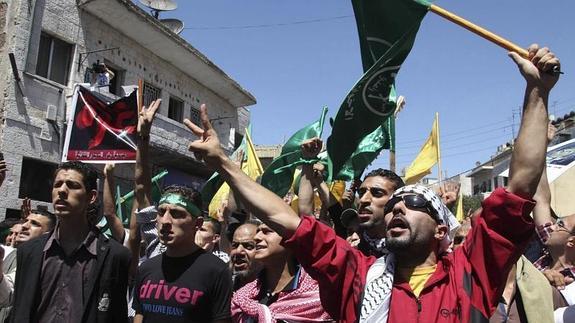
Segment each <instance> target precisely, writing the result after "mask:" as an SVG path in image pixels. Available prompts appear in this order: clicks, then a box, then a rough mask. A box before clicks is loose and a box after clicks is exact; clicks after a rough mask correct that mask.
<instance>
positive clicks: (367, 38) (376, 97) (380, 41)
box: [327, 0, 430, 176]
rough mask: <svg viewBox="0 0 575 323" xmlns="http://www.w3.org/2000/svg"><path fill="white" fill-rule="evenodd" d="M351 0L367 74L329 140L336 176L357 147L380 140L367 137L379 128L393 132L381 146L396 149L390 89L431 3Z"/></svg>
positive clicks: (343, 108)
mask: <svg viewBox="0 0 575 323" xmlns="http://www.w3.org/2000/svg"><path fill="white" fill-rule="evenodd" d="M352 4H353V9H354V12H355V17H356V22H357V29H358V33H359V40H360V47H361V55H362V62H363V68H364V71H365V74H364V75H363V76H362V77H361V79H360V80H359V81H358V82H357V83H356V84H355V85H354V87H353V88H352V89H351V91H350V92H349V93H348V95H347V96H346V98H345V99H344V101H343V103H342V105H341V107H340V109H339V111H338V113H337V116H336V118H335V121H334V124H333V129H332V133H331V136H330V137H329V138H328V140H327V150H328V154H329V157H330V159H329V160H330V164H331V165H330V166H331V167H330V171H331V174H332V175H333V176H338V175H339V173H340V172H341V171H342V169H343V168H344V167H345V165H346V164H347V163H348V162H351V163H352V164H353V161H351V160H350V159H351V158H352V156H353V155H354V153H355V154H356V155H357V154H358V152H357V149H358V147H360V146H361V145H363V146H374V145H376V144H377V142H372V143H370V144H369V145H368V144H367V143H364V142H362V141H363V140H364V138H366V137H368V136H369V135H372V134H373V133H374V132H375V131H376V130H377V129H378V128H379V127H382V126H383V128H382V133H385V134H388V135H389V138H387V142H383V146H382V148H381V149H385V148H387V149H390V148H392V149H394V147H393V145H394V140H395V138H394V137H395V136H394V135H393V132H392V130H393V129H392V128H394V124H393V120H391V121H387V120H388V119H389V118H388V117H389V116H390V115H392V114H393V112H394V111H395V101H394V100H392V98H390V93H391V92H392V89H393V85H394V82H395V76H396V75H397V73H398V72H399V68H400V67H401V64H403V61H404V60H405V58H406V57H407V55H408V54H409V51H410V50H411V47H412V46H413V42H414V41H415V36H416V34H417V30H418V29H419V25H420V24H421V20H422V19H423V17H424V16H425V14H426V13H427V9H428V7H429V5H430V2H428V1H425V0H385V1H383V0H382V1H372V0H352ZM384 128H387V129H384ZM374 136H375V137H376V138H380V137H378V136H376V135H374ZM376 141H377V140H376ZM360 155H361V154H360ZM364 156H365V155H364ZM375 156H377V154H375ZM374 158H375V157H374ZM356 159H357V158H356ZM370 162H371V161H370ZM368 164H369V163H368ZM366 166H367V165H366ZM364 168H365V167H364ZM358 171H359V172H360V173H361V172H363V169H361V170H358ZM345 172H347V171H345Z"/></svg>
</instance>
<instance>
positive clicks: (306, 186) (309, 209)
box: [297, 138, 322, 215]
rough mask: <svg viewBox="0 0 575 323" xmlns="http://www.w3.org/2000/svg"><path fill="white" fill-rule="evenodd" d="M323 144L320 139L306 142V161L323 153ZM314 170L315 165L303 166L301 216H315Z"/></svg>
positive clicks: (299, 197)
mask: <svg viewBox="0 0 575 323" xmlns="http://www.w3.org/2000/svg"><path fill="white" fill-rule="evenodd" d="M321 146H322V142H321V139H319V138H313V139H309V140H306V141H305V142H303V143H302V144H301V151H302V156H303V158H305V159H314V158H316V157H317V154H318V153H319V152H320V151H321ZM313 180H314V169H313V164H303V165H302V168H301V180H300V182H299V188H298V195H297V196H298V208H299V213H300V214H308V215H311V214H313V211H314V205H313V202H314V190H313V188H314V185H313V184H314V183H313Z"/></svg>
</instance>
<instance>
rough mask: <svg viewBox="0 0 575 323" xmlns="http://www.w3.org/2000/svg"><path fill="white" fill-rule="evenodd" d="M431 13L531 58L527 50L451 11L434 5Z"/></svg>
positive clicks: (431, 7)
mask: <svg viewBox="0 0 575 323" xmlns="http://www.w3.org/2000/svg"><path fill="white" fill-rule="evenodd" d="M429 11H431V12H433V13H435V14H437V15H439V16H441V17H443V18H445V19H447V20H449V21H451V22H453V23H456V24H458V25H459V26H461V27H463V28H465V29H467V30H469V31H471V32H473V33H475V34H476V35H478V36H481V37H483V38H485V39H487V40H489V41H490V42H493V43H495V44H497V45H499V46H501V47H503V48H505V49H507V50H508V51H511V52H516V53H517V54H519V55H521V56H522V57H523V58H527V57H528V56H529V52H528V51H527V50H526V49H524V48H521V47H519V46H517V45H515V44H514V43H512V42H510V41H508V40H507V39H505V38H503V37H500V36H498V35H496V34H494V33H492V32H490V31H489V30H487V29H485V28H483V27H480V26H478V25H476V24H474V23H472V22H470V21H467V20H465V19H463V18H461V17H459V16H458V15H456V14H454V13H452V12H449V11H447V10H445V9H443V8H441V7H438V6H436V5H434V4H432V5H431V6H430V7H429Z"/></svg>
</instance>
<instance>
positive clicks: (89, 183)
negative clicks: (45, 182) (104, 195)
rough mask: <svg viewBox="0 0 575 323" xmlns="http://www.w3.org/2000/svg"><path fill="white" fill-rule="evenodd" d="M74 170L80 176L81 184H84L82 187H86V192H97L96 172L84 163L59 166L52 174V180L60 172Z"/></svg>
mask: <svg viewBox="0 0 575 323" xmlns="http://www.w3.org/2000/svg"><path fill="white" fill-rule="evenodd" d="M70 169H71V170H75V171H77V172H78V173H80V174H82V182H83V183H84V187H86V191H91V190H97V189H98V172H96V169H94V167H92V166H91V165H88V164H86V163H82V162H79V161H69V162H65V163H63V164H60V166H58V168H57V169H56V171H55V172H54V178H53V179H54V180H55V179H56V176H57V175H58V173H59V172H60V171H61V170H70Z"/></svg>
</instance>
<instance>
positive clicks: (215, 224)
mask: <svg viewBox="0 0 575 323" xmlns="http://www.w3.org/2000/svg"><path fill="white" fill-rule="evenodd" d="M206 222H210V223H211V224H212V228H214V233H215V234H218V235H219V234H222V224H221V223H220V222H218V220H216V219H214V218H210V217H208V218H207V219H206Z"/></svg>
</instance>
